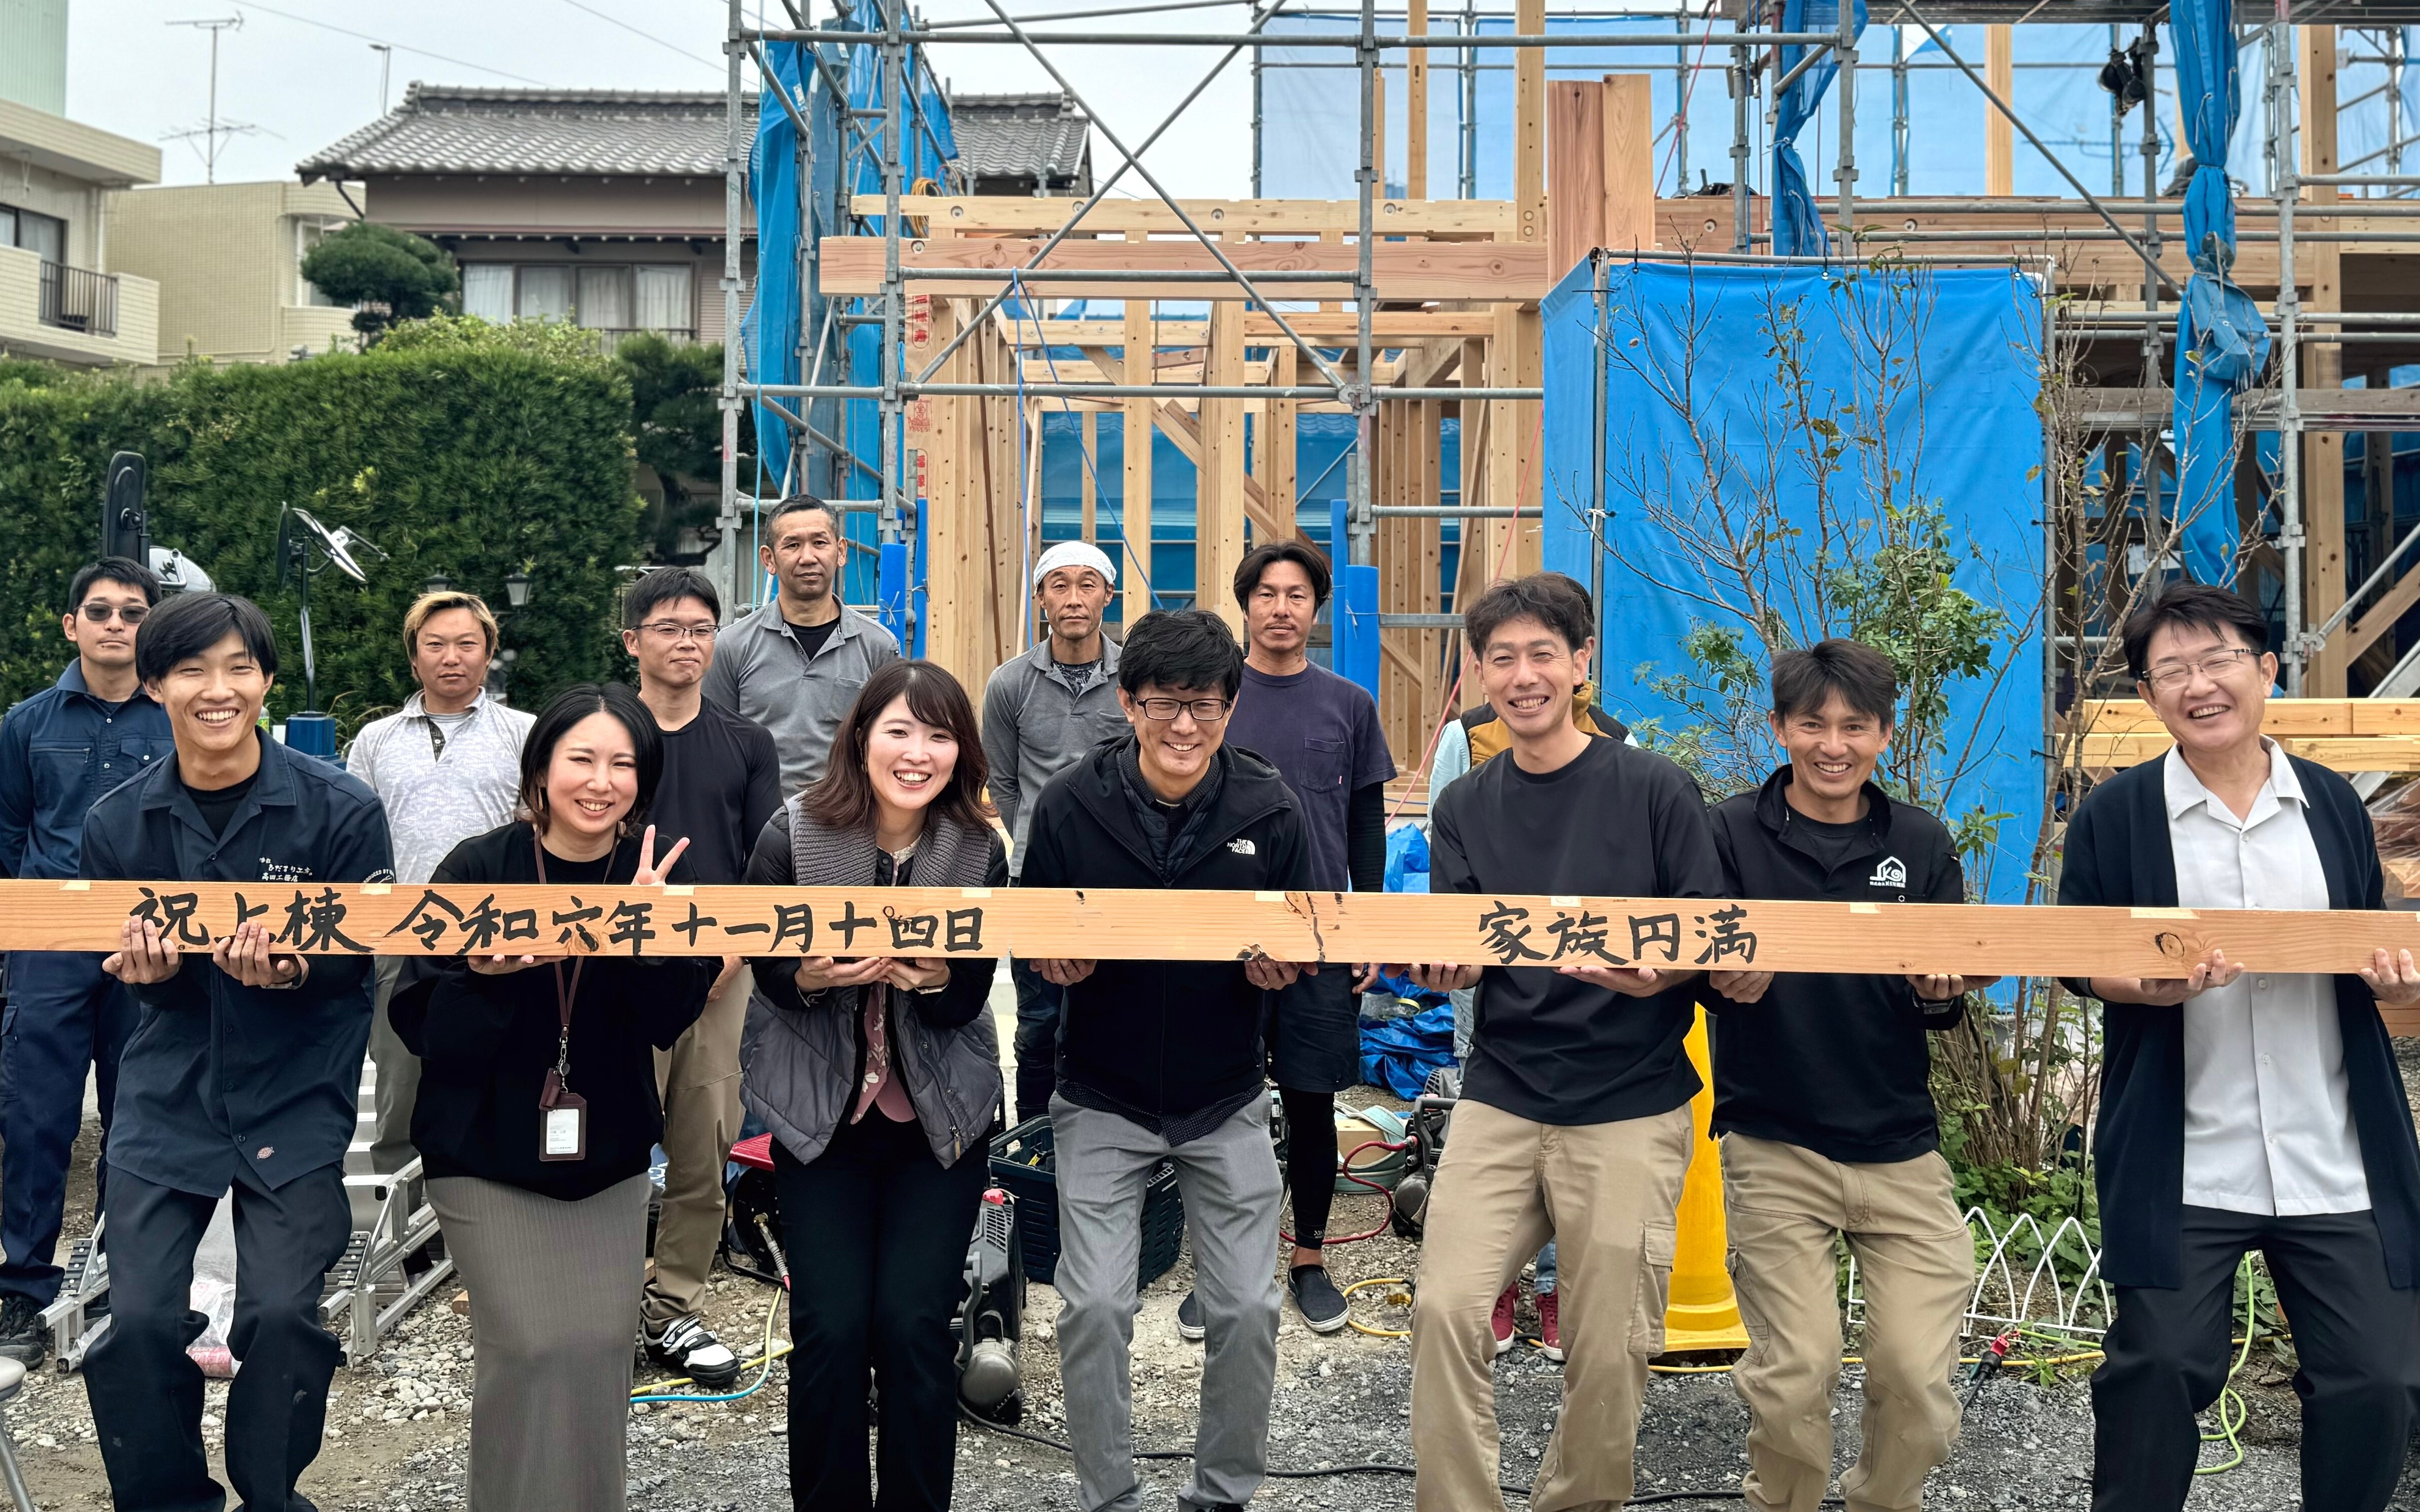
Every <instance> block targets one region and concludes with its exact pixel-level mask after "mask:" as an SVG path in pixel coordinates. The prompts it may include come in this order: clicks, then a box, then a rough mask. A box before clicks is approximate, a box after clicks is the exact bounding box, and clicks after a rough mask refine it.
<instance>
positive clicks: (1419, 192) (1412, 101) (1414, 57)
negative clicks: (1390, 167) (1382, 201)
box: [1404, 0, 1429, 199]
mask: <svg viewBox="0 0 2420 1512" xmlns="http://www.w3.org/2000/svg"><path fill="white" fill-rule="evenodd" d="M1428 34H1429V0H1411V10H1410V13H1409V14H1408V15H1406V16H1405V17H1404V35H1405V36H1409V37H1426V36H1427V35H1428ZM1406 51H1407V52H1408V53H1409V54H1410V56H1409V57H1407V58H1406V59H1405V60H1404V197H1405V198H1407V199H1426V198H1428V197H1429V50H1428V49H1427V48H1425V47H1415V48H1410V49H1407V50H1406Z"/></svg>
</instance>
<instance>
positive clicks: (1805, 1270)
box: [1708, 640, 1989, 1512]
mask: <svg viewBox="0 0 2420 1512" xmlns="http://www.w3.org/2000/svg"><path fill="white" fill-rule="evenodd" d="M1898 701H1899V679H1898V675H1897V673H1896V672H1895V671H1893V669H1892V667H1891V664H1890V660H1889V658H1887V657H1885V656H1884V655H1883V654H1882V653H1881V652H1879V651H1876V650H1874V649H1873V648H1871V647H1870V646H1865V645H1860V644H1858V643H1857V642H1855V641H1854V640H1825V641H1823V642H1822V643H1821V644H1819V645H1816V646H1814V647H1811V648H1809V649H1807V650H1804V651H1787V652H1783V653H1782V654H1781V655H1779V656H1776V657H1774V659H1773V734H1774V739H1775V740H1776V741H1777V742H1779V743H1780V745H1781V747H1782V748H1783V749H1785V750H1786V751H1788V752H1789V755H1790V762H1789V764H1787V765H1785V766H1783V767H1782V768H1781V769H1780V770H1779V771H1776V772H1775V773H1774V774H1773V776H1772V777H1771V778H1770V779H1767V781H1766V782H1765V784H1764V786H1763V787H1762V788H1761V790H1760V791H1758V792H1755V793H1744V794H1741V795H1739V796H1737V797H1734V798H1730V799H1728V800H1726V801H1725V802H1723V803H1721V804H1719V805H1717V806H1716V807H1715V809H1714V843H1715V845H1716V846H1717V847H1718V848H1719V849H1720V850H1721V852H1722V857H1723V872H1724V881H1725V884H1726V887H1725V890H1726V891H1727V892H1729V893H1730V894H1731V896H1733V897H1738V898H1796V899H1809V900H1829V901H1833V902H1841V903H1963V902H1965V901H1966V883H1965V875H1964V873H1963V872H1962V870H1961V868H1960V867H1959V864H1958V851H1957V847H1956V846H1955V845H1954V844H1952V843H1951V841H1950V838H1949V832H1948V830H1947V829H1946V828H1944V827H1943V826H1942V824H1941V821H1940V820H1938V819H1935V818H1934V817H1933V816H1932V815H1931V814H1929V813H1927V812H1925V811H1924V810H1921V809H1918V808H1916V807H1915V806H1913V805H1911V804H1905V803H1894V802H1892V801H1891V800H1890V799H1889V798H1887V797H1885V796H1884V795H1883V792H1882V790H1881V789H1880V788H1879V787H1876V786H1875V785H1874V782H1873V773H1874V767H1875V764H1876V763H1877V762H1879V761H1880V759H1881V757H1882V753H1883V750H1884V749H1885V748H1886V747H1887V746H1888V745H1889V744H1890V736H1891V727H1892V709H1893V707H1894V706H1895V705H1896V704H1897V702H1898ZM1708 985H1709V986H1711V987H1713V988H1714V994H1713V995H1709V996H1708V1004H1709V1006H1710V1007H1713V1008H1714V1009H1715V1010H1717V1011H1720V1012H1721V1014H1722V1024H1721V1026H1720V1031H1719V1032H1718V1033H1716V1034H1715V1035H1714V1133H1715V1134H1718V1135H1720V1136H1721V1139H1722V1150H1723V1196H1724V1199H1725V1205H1726V1207H1727V1208H1728V1210H1729V1214H1728V1216H1729V1220H1730V1249H1731V1260H1732V1268H1733V1272H1734V1273H1735V1275H1736V1278H1737V1281H1738V1291H1739V1304H1740V1314H1741V1316H1742V1317H1743V1318H1744V1319H1746V1322H1747V1329H1748V1350H1747V1355H1746V1357H1745V1359H1743V1360H1741V1361H1740V1363H1739V1365H1738V1368H1737V1369H1735V1370H1734V1371H1732V1373H1731V1383H1732V1384H1733V1385H1734V1386H1736V1387H1738V1389H1739V1394H1740V1396H1742V1397H1743V1398H1744V1399H1745V1401H1746V1402H1747V1404H1748V1409H1749V1412H1750V1413H1751V1414H1752V1416H1751V1420H1750V1423H1749V1427H1748V1436H1747V1458H1748V1471H1747V1478H1746V1480H1745V1482H1744V1486H1745V1490H1746V1493H1747V1497H1748V1500H1749V1502H1750V1503H1751V1504H1754V1505H1757V1506H1761V1507H1772V1508H1776V1509H1779V1512H1814V1508H1815V1507H1816V1505H1817V1504H1819V1503H1820V1502H1821V1501H1822V1500H1823V1488H1824V1485H1825V1483H1826V1482H1827V1481H1828V1480H1829V1479H1830V1478H1831V1474H1832V1416H1831V1412H1832V1386H1833V1382H1834V1381H1836V1380H1837V1379H1838V1376H1839V1367H1838V1360H1839V1358H1840V1314H1839V1305H1838V1269H1837V1264H1836V1262H1835V1260H1834V1258H1833V1248H1834V1245H1835V1243H1836V1242H1837V1241H1838V1240H1840V1239H1846V1240H1847V1241H1848V1243H1849V1247H1850V1249H1851V1251H1852V1252H1854V1254H1855V1256H1856V1257H1857V1263H1858V1265H1859V1266H1860V1268H1861V1269H1862V1271H1863V1273H1864V1275H1865V1283H1866V1337H1865V1349H1864V1354H1865V1361H1866V1411H1865V1444H1864V1449H1863V1452H1862V1453H1861V1454H1860V1455H1859V1456H1858V1458H1857V1462H1856V1463H1855V1464H1854V1465H1852V1466H1851V1467H1850V1468H1849V1470H1848V1472H1847V1473H1845V1474H1843V1475H1842V1476H1841V1477H1840V1492H1841V1495H1842V1496H1844V1497H1846V1498H1847V1499H1848V1502H1849V1504H1850V1505H1852V1506H1878V1507H1890V1506H1914V1505H1916V1503H1917V1502H1918V1500H1919V1499H1920V1498H1921V1496H1922V1494H1923V1488H1924V1477H1925V1474H1926V1473H1928V1472H1929V1471H1931V1469H1932V1467H1934V1466H1935V1465H1938V1464H1940V1463H1941V1462H1942V1461H1944V1460H1946V1459H1947V1458H1949V1447H1950V1443H1951V1442H1952V1441H1953V1440H1954V1439H1955V1438H1956V1437H1957V1433H1958V1397H1957V1393H1956V1392H1955V1391H1954V1390H1953V1389H1952V1387H1951V1385H1950V1381H1949V1376H1950V1371H1951V1369H1952V1367H1953V1366H1954V1365H1955V1363H1956V1361H1957V1358H1958V1335H1959V1329H1960V1325H1961V1324H1962V1321H1963V1319H1964V1316H1965V1310H1966V1298H1967V1292H1968V1290H1969V1288H1971V1287H1972V1286H1973V1284H1974V1274H1975V1246H1974V1242H1973V1241H1971V1240H1970V1239H1968V1237H1967V1234H1966V1224H1965V1220H1964V1219H1963V1217H1962V1216H1961V1214H1960V1212H1959V1208H1958V1201H1957V1197H1956V1195H1955V1193H1954V1191H1953V1189H1952V1184H1951V1181H1950V1176H1949V1165H1948V1163H1947V1162H1946V1161H1944V1160H1943V1159H1942V1158H1941V1155H1940V1151H1939V1147H1940V1143H1941V1134H1940V1129H1939V1125H1938V1122H1937V1120H1936V1119H1935V1117H1934V1114H1933V1107H1932V1092H1931V1087H1930V1085H1929V1082H1928V1078H1929V1073H1930V1071H1931V1057H1930V1055H1929V1053H1928V1050H1927V1046H1926V1039H1925V1037H1926V1033H1927V1031H1928V1030H1939V1029H1947V1028H1951V1027H1954V1026H1956V1025H1957V1024H1958V1022H1959V1019H1960V1017H1961V1016H1962V1011H1963V1009H1964V994H1965V993H1966V991H1967V990H1968V989H1969V988H1973V987H1982V986H1987V985H1989V979H1981V980H1967V979H1962V978H1959V977H1935V976H1916V977H1901V976H1894V975H1874V976H1848V975H1841V974H1837V973H1815V972H1802V973H1792V974H1788V975H1783V976H1776V975H1774V974H1773V973H1772V972H1769V971H1718V972H1715V973H1714V975H1713V976H1712V977H1711V978H1709V979H1708Z"/></svg>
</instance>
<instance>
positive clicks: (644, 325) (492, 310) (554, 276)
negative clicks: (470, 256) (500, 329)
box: [462, 263, 696, 341]
mask: <svg viewBox="0 0 2420 1512" xmlns="http://www.w3.org/2000/svg"><path fill="white" fill-rule="evenodd" d="M695 290H696V270H695V269H694V268H691V267H690V266H688V265H686V264H665V265H655V266H646V265H642V266H639V267H631V266H628V265H627V264H613V263H578V264H566V263H464V264H463V265H462V313H463V314H465V315H474V316H478V317H479V318H480V319H482V320H493V321H496V322H498V323H502V322H504V321H506V320H510V319H513V318H515V317H519V318H521V319H524V320H568V321H573V322H576V323H577V324H579V325H582V326H585V327H587V328H588V329H590V330H592V331H604V332H616V333H619V332H628V331H656V332H662V333H663V334H665V335H667V336H671V337H673V338H675V340H680V341H688V340H690V339H691V338H693V337H694V336H695V335H696V329H695V318H696V317H695V310H694V300H695Z"/></svg>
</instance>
